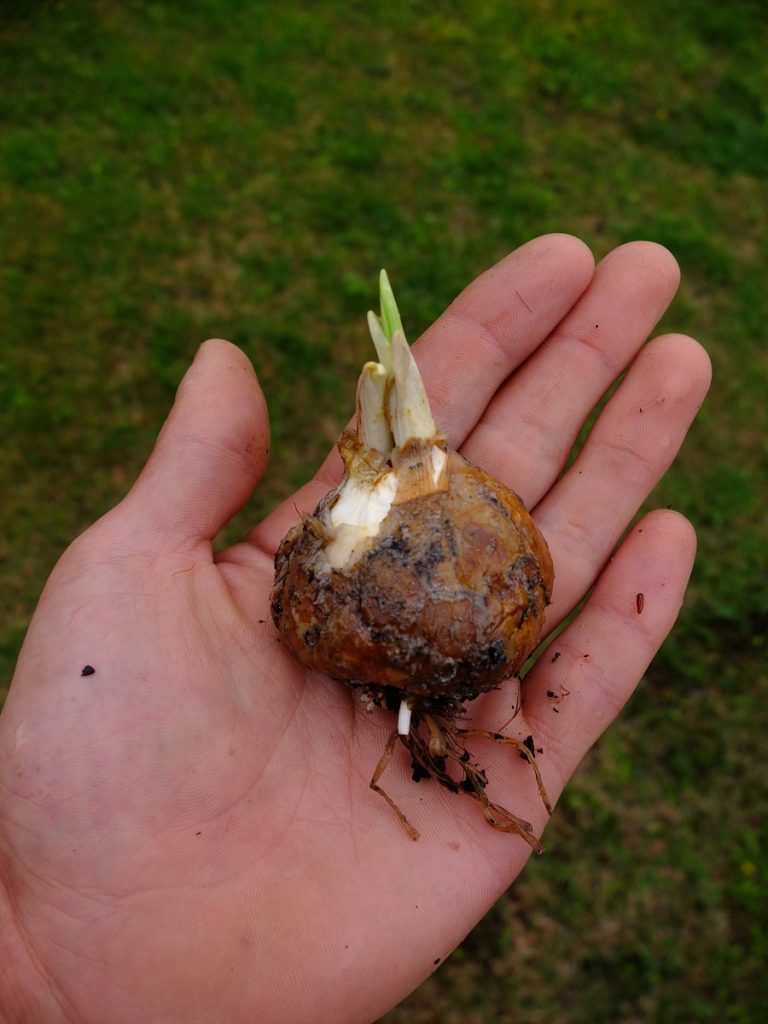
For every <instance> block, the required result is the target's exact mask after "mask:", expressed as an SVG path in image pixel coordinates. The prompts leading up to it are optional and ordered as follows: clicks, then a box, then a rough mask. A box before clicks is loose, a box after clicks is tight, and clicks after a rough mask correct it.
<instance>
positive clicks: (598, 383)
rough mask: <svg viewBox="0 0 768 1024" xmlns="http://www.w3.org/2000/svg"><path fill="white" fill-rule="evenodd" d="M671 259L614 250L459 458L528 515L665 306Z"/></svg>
mask: <svg viewBox="0 0 768 1024" xmlns="http://www.w3.org/2000/svg"><path fill="white" fill-rule="evenodd" d="M679 280H680V272H679V269H678V266H677V262H676V261H675V259H674V257H673V256H672V255H671V253H670V252H669V251H668V250H667V249H665V248H664V247H663V246H660V245H657V244H655V243H654V242H630V243H629V244H627V245H622V246H620V247H619V248H618V249H614V251H613V252H611V253H610V254H609V255H608V256H606V257H605V258H604V259H603V260H602V261H601V262H600V263H599V264H598V267H597V269H596V271H595V276H594V278H593V280H592V282H591V284H590V286H589V288H588V289H587V291H586V292H585V294H584V295H583V296H582V297H581V299H580V300H579V301H578V302H577V303H576V305H575V306H574V308H573V309H572V310H571V312H570V313H569V314H568V315H567V316H566V317H565V319H564V320H563V321H562V322H561V323H560V324H559V325H558V326H557V327H556V328H555V329H554V331H553V332H552V333H551V334H550V336H549V337H548V339H547V340H546V342H545V343H544V344H543V345H542V346H541V347H540V348H539V349H538V350H537V351H536V352H535V353H534V354H533V355H532V356H531V358H530V359H528V361H527V362H526V363H525V364H524V365H523V366H522V367H521V368H520V369H519V370H518V371H517V373H516V374H515V375H514V376H513V377H512V378H511V379H510V380H509V382H508V383H507V384H506V385H505V386H504V387H503V388H502V389H501V390H500V391H499V393H498V395H497V396H496V398H495V399H494V400H493V401H492V402H491V404H490V405H489V407H488V409H487V410H486V412H485V414H484V416H483V417H482V419H481V420H480V422H479V423H478V425H477V426H476V427H475V429H474V431H473V433H472V435H471V436H470V437H469V438H468V440H467V442H466V443H465V444H464V446H463V448H462V454H464V455H466V457H467V458H468V459H470V460H471V461H472V462H476V463H478V465H481V466H482V467H483V469H485V470H487V471H488V472H489V473H491V474H492V475H493V476H495V477H496V478H497V479H499V480H501V481H503V482H504V483H506V484H507V485H508V486H510V487H512V488H513V489H514V490H515V491H517V493H518V494H519V495H520V496H521V497H522V499H523V501H524V502H525V504H526V505H527V506H528V507H529V508H530V507H531V506H532V505H534V504H535V503H536V502H537V501H539V500H540V498H541V497H542V496H543V495H544V494H546V492H547V491H548V490H549V488H550V487H551V485H552V483H553V482H554V480H555V479H556V478H557V476H558V474H559V473H560V471H561V470H562V468H563V466H564V465H565V462H566V460H567V458H568V455H569V453H570V451H571V449H572V447H573V445H574V442H575V441H576V439H577V437H578V434H579V431H580V430H581V427H582V425H583V423H584V421H585V420H586V418H587V416H588V415H589V413H590V412H591V411H592V409H593V408H594V406H595V404H596V403H597V402H598V401H599V399H600V398H601V396H602V395H603V394H605V392H606V390H607V389H608V388H609V387H610V385H611V384H612V383H613V381H614V380H615V379H616V378H617V377H618V376H619V374H620V373H621V372H622V371H623V370H624V369H625V367H626V366H627V365H628V364H629V363H630V362H631V360H632V359H633V358H634V356H635V354H636V353H637V351H638V349H640V347H641V346H642V345H643V344H644V342H645V341H646V339H647V338H648V335H649V334H650V332H651V331H652V330H653V328H654V326H655V325H656V323H657V322H658V320H659V319H660V317H661V316H662V314H663V313H664V310H665V309H666V308H667V306H668V305H669V303H670V301H671V300H672V298H673V296H674V294H675V291H676V289H677V286H678V283H679Z"/></svg>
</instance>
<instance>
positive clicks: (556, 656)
mask: <svg viewBox="0 0 768 1024" xmlns="http://www.w3.org/2000/svg"><path fill="white" fill-rule="evenodd" d="M560 656H561V654H560V651H555V653H554V654H553V655H552V663H553V664H554V662H556V661H557V659H558V658H559V657H560Z"/></svg>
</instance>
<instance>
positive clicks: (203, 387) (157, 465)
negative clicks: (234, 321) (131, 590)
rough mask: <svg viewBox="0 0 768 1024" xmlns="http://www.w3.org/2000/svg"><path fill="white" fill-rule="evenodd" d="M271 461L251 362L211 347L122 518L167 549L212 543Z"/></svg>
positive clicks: (230, 349)
mask: <svg viewBox="0 0 768 1024" xmlns="http://www.w3.org/2000/svg"><path fill="white" fill-rule="evenodd" d="M268 455H269V417H268V413H267V405H266V401H265V399H264V395H263V394H262V391H261V388H260V387H259V382H258V380H257V379H256V374H255V372H254V369H253V366H252V365H251V362H250V360H249V359H248V357H247V356H246V355H245V353H244V352H242V351H241V350H240V349H239V348H237V347H236V346H235V345H232V344H230V343H229V342H228V341H219V340H213V341H206V342H205V343H204V344H203V345H201V346H200V348H199V349H198V352H197V355H196V356H195V359H194V361H193V363H192V365H191V366H190V368H189V369H188V370H187V372H186V374H185V375H184V377H183V379H182V381H181V384H180V385H179V389H178V391H177V393H176V401H175V402H174V405H173V408H172V409H171V412H170V414H169V416H168V419H167V420H166V422H165V424H164V426H163V429H162V430H161V431H160V435H159V437H158V439H157V443H156V444H155V448H154V450H153V452H152V455H151V456H150V458H149V461H148V462H147V464H146V466H145V467H144V469H143V471H142V473H141V475H140V476H139V479H138V480H137V481H136V483H135V485H134V486H133V488H132V489H131V492H130V494H129V495H128V496H127V498H126V499H125V501H124V502H123V505H122V507H123V512H129V513H130V512H132V513H133V515H135V516H138V517H140V519H141V524H142V532H143V533H145V535H146V534H150V535H151V536H152V537H153V539H155V540H160V541H161V542H162V543H168V542H169V541H171V540H172V541H173V542H174V543H175V544H179V543H181V544H184V543H190V544H194V543H196V542H198V541H200V540H212V539H213V538H214V537H215V536H216V534H217V533H218V532H219V530H220V529H221V528H222V526H224V525H225V524H226V523H227V522H228V521H229V520H230V519H231V518H232V516H233V515H234V514H235V512H237V511H238V510H239V509H240V508H242V506H243V505H244V504H245V502H246V501H247V500H248V498H249V497H250V496H251V494H252V493H253V490H254V488H255V487H256V486H257V484H258V483H259V481H260V480H261V478H262V476H263V474H264V470H265V468H266V465H267V458H268Z"/></svg>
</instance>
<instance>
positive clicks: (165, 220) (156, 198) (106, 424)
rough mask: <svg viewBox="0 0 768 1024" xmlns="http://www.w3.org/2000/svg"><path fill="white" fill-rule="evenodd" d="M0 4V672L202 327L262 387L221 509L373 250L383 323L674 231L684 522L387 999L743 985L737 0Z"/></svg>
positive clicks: (329, 364)
mask: <svg viewBox="0 0 768 1024" xmlns="http://www.w3.org/2000/svg"><path fill="white" fill-rule="evenodd" d="M0 40H1V41H0V45H1V47H2V58H3V66H4V74H3V84H4V88H3V89H2V90H1V91H0V236H1V240H2V251H3V261H2V268H1V269H0V305H1V306H2V334H1V335H0V338H1V339H2V340H0V346H1V348H2V359H1V360H0V428H1V429H2V432H3V437H4V439H5V444H4V446H3V451H2V453H1V454H0V495H1V496H2V497H1V498H0V587H1V588H2V593H3V594H4V597H5V601H4V606H3V611H4V614H3V616H2V622H1V623H0V668H1V669H2V672H1V673H0V680H7V679H9V678H10V675H11V672H12V669H13V664H14V662H15V658H16V655H17V652H18V648H19V645H20V643H21V640H22V638H23V634H24V630H25V627H26V623H27V622H28V619H29V616H30V614H31V612H32V609H33V607H34V603H35V600H36V596H37V594H38V593H39V590H40V587H41V586H42V583H43V581H44V580H45V577H46V575H47V573H48V571H49V570H50V568H51V566H52V564H53V563H54V561H55V560H56V558H57V556H58V555H59V553H60V552H61V550H62V549H63V547H64V546H65V545H66V544H67V542H68V541H69V540H70V539H71V538H72V537H73V536H74V535H75V534H76V533H78V532H79V531H80V530H81V529H83V528H84V527H85V526H86V525H87V524H88V523H89V522H91V521H92V520H93V519H94V518H95V517H96V516H98V515H99V514H101V513H102V512H103V511H105V510H106V509H107V508H109V507H110V505H112V504H113V503H114V502H115V501H116V500H117V499H118V498H119V497H120V496H121V495H122V494H123V493H124V491H125V489H126V488H127V487H128V486H129V485H130V483H131V481H132V479H133V478H134V476H135V474H136V472H137V471H138V469H139V468H140V466H141V464H142V462H143V460H144V459H145V457H146V455H147V453H148V451H149V450H150V447H151V444H152V440H153V438H154V436H155V434H156V432H157V430H158V428H159V426H160V424H161V422H162V420H163V417H164V415H165V412H166V410H167V408H168V406H169V404H170V402H171V400H172V397H173V392H174V388H175V386H176V383H177V381H178V379H179V377H180V375H181V374H182V372H183V370H184V368H185V367H186V365H187V364H188V361H189V359H190V358H191V356H192V354H193V352H194V350H195V348H196V346H197V344H198V343H199V342H200V341H201V340H202V339H203V338H205V337H208V336H216V335H218V336H224V337H228V338H230V339H231V340H233V341H235V342H238V343H239V344H241V345H242V346H243V347H244V348H245V349H246V351H247V352H248V353H249V355H250V356H251V357H252V359H253V360H254V362H255V364H256V366H257V368H258V371H259V374H260V377H261V379H262V383H263V385H264V388H265V390H266V393H267V396H268V399H269V402H270V407H271V410H272V419H273V428H274V445H273V456H272V471H271V473H270V475H269V477H268V479H267V481H266V482H265V484H264V486H263V487H262V489H261V490H260V491H259V493H258V494H257V496H256V497H255V498H254V499H253V501H252V502H251V503H250V505H249V507H248V508H247V509H246V510H245V511H244V513H243V514H242V515H241V516H239V517H238V520H237V522H236V523H235V524H234V525H233V527H232V529H231V531H230V533H229V535H230V536H235V535H236V534H237V533H238V532H239V531H240V530H242V529H243V528H244V527H245V525H246V524H247V523H249V522H251V521H252V520H253V519H254V518H255V517H257V516H259V515H261V514H262V513H263V512H264V511H265V510H266V509H268V508H269V507H271V506H272V505H273V504H274V503H275V502H276V501H277V500H279V499H280V498H282V497H284V496H285V495H287V494H288V493H290V491H291V490H292V489H293V488H294V487H295V486H296V485H297V484H299V483H300V482H301V481H302V480H303V479H305V478H306V476H307V475H308V474H309V473H310V472H311V469H312V467H313V466H314V465H315V464H316V463H317V462H318V460H319V459H320V458H321V457H322V456H323V454H324V452H325V450H326V448H327V447H328V446H329V445H330V444H331V443H332V442H333V439H334V437H335V435H336V433H337V431H338V429H339V427H340V426H341V424H342V423H343V421H344V419H345V418H346V415H347V413H348V411H349V408H350V404H351V396H352V389H353V386H354V380H355V376H356V369H357V366H358V364H359V362H360V360H361V358H363V356H364V355H365V356H367V345H368V342H367V340H366V337H365V330H364V326H363V320H362V314H363V313H364V311H365V309H367V308H368V306H369V305H370V304H371V302H372V300H373V297H374V292H375V282H376V274H377V272H378V268H379V267H380V266H382V265H385V266H386V267H387V268H388V269H389V271H390V273H391V276H392V279H393V281H394V283H395V286H396V290H397V295H398V301H399V304H400V307H401V309H402V310H403V312H404V314H405V317H406V326H407V328H408V330H409V334H410V335H411V336H412V337H415V336H416V335H417V334H418V332H419V330H420V329H421V328H422V327H424V326H425V325H426V324H427V323H429V322H430V320H431V319H433V318H434V317H435V316H436V315H437V314H438V313H439V312H440V311H441V309H442V308H443V307H444V306H445V304H446V303H447V302H448V301H449V300H450V299H451V298H452V297H453V295H454V294H455V293H456V292H457V291H458V290H459V289H460V288H461V287H463V285H464V284H465V283H466V282H467V281H468V280H470V279H471V278H472V277H473V276H474V275H475V274H477V273H478V272H479V271H481V270H482V269H484V268H485V267H487V266H488V265H489V264H491V263H492V262H493V261H494V260H496V259H497V258H499V257H500V256H502V255H503V254H504V253H505V252H507V251H508V250H509V249H510V248H512V247H514V246H515V245H517V244H519V243H520V242H522V241H523V240H525V239H527V238H529V237H531V236H533V235H535V234H539V233H541V232H544V231H548V230H563V231H571V232H573V233H575V234H578V235H580V236H582V237H583V238H585V240H586V241H587V242H588V243H589V244H590V245H591V246H592V248H593V249H594V251H595V252H596V254H597V255H598V256H600V255H602V254H604V253H606V252H607V251H608V250H609V249H610V248H612V247H613V246H614V245H616V244H617V243H620V242H622V241H625V240H627V239H631V238H637V237H645V238H654V239H656V240H658V241H660V242H662V243H664V244H665V245H667V246H669V248H670V249H671V250H672V251H673V252H674V253H675V255H676V256H677V257H678V259H679V260H680V262H681V264H682V269H683V275H684V277H683V285H682V288H681V291H680V295H679V297H678V299H677V300H676V302H675V304H674V306H673V308H672V310H671V311H670V313H669V314H668V315H667V317H666V318H665V320H664V324H663V325H662V326H663V327H664V328H674V329H676V330H681V331H686V332H689V333H692V334H695V335H697V336H698V337H700V338H701V339H702V341H703V342H704V343H705V344H706V346H707V348H708V349H709V351H710V353H711V355H712V358H713V362H714V366H715V384H714V387H713V391H712V394H711V397H710V399H709V400H708V402H707V404H706V406H705V407H704V410H703V411H702V414H701V417H700V418H699V420H698V421H697V424H696V426H695V428H694V430H693V432H692V434H691V436H690V438H689V440H688V441H687V442H686V445H685V447H684V449H683V452H682V454H681V456H680V458H679V459H678V461H677V463H676V465H675V467H674V469H673V471H672V473H671V474H670V476H669V477H668V479H667V480H666V481H665V482H664V483H663V484H662V486H661V487H660V488H659V489H658V492H657V493H656V495H654V499H653V503H655V504H664V505H666V504H671V505H673V506H674V507H675V508H679V509H680V510H681V511H683V512H684V513H686V514H687V515H688V516H689V517H691V518H692V519H693V521H694V522H695V524H696V526H697V528H698V531H699V537H700V556H699V560H698V563H697V567H696V571H695V576H694V580H693V584H692V587H691V592H690V597H689V600H688V602H687V605H686V608H685V610H684V613H683V616H682V619H681V623H680V626H679V628H678V629H677V631H676V632H675V634H674V635H673V637H672V639H671V640H670V641H669V642H668V643H667V645H666V646H665V648H664V650H663V652H662V653H661V655H660V656H659V658H658V659H657V661H656V663H655V665H654V667H653V668H652V670H651V672H650V673H649V677H648V679H647V681H646V683H645V684H644V686H643V688H642V690H641V692H640V694H639V696H638V697H637V699H636V700H635V701H634V702H633V703H632V705H631V706H630V708H629V709H628V711H627V713H626V714H625V715H624V717H623V718H622V720H621V722H620V724H619V726H618V727H617V728H616V729H614V730H613V731H612V733H611V734H610V735H609V737H607V738H606V739H605V740H604V741H603V742H602V743H601V744H600V746H599V747H598V749H597V750H596V751H595V752H594V753H593V754H592V755H591V756H590V758H589V763H588V764H587V765H586V766H585V768H584V769H583V770H582V771H581V772H580V773H579V776H578V778H577V780H576V782H575V784H574V786H573V787H572V789H571V791H570V794H569V796H568V797H567V798H566V799H565V801H564V804H563V805H562V809H560V810H559V811H558V813H557V815H556V820H555V822H554V826H553V829H552V832H551V834H550V838H549V847H550V853H548V855H546V856H545V857H544V858H542V859H539V860H537V861H536V862H535V863H534V864H532V865H531V867H530V869H529V870H528V871H527V873H526V875H525V876H524V878H523V879H522V880H521V881H520V883H519V884H518V885H516V886H515V887H514V889H513V891H512V892H511V893H510V894H509V895H508V896H506V897H504V899H503V900H502V901H501V902H500V903H499V904H498V905H497V907H496V908H495V909H494V911H493V912H492V913H491V914H490V915H489V917H488V918H487V919H486V920H485V921H484V922H483V923H482V924H481V925H480V926H479V927H478V928H477V929H476V930H475V932H474V933H473V934H472V935H471V936H470V937H469V939H468V940H467V942H466V943H465V944H464V946H463V947H462V949H461V950H460V951H459V952H458V953H457V954H456V955H455V956H454V957H452V958H451V959H450V960H449V962H448V963H447V964H446V965H444V966H443V967H442V968H441V970H440V972H439V973H438V974H437V975H436V976H435V977H434V978H433V979H432V980H431V981H430V982H428V983H427V984H426V985H425V986H423V988H422V989H421V990H420V991H419V992H418V993H416V994H414V996H412V997H411V999H410V1000H408V1001H407V1002H406V1003H405V1004H404V1006H403V1007H401V1008H400V1009H399V1010H397V1011H394V1012H393V1013H392V1014H391V1015H390V1017H389V1018H387V1019H388V1021H391V1024H399V1022H400V1021H403V1022H405V1021H408V1022H432V1021H441V1022H452V1021H461V1022H462V1024H473V1022H482V1024H485V1022H488V1021H496V1020H499V1019H502V1020H505V1019H510V1017H513V1018H515V1019H517V1018H518V1017H520V1018H524V1019H525V1020H526V1021H527V1022H528V1024H535V1022H539V1021H541V1022H545V1021H546V1022H551V1021H555V1020H556V1021H558V1022H564V1024H577V1022H581V1021H585V1022H586V1021H590V1022H591V1024H596V1022H600V1021H606V1022H608V1021H617V1020H620V1021H629V1022H645V1021H648V1022H651V1021H654V1022H658V1021H661V1022H678V1021H679V1022H681V1024H682V1022H691V1021H694V1022H695V1021H709V1020H713V1019H718V1020H721V1021H727V1022H736V1024H751V1022H753V1021H756V1020H758V1019H760V1018H761V1014H762V1013H763V1012H764V1010H763V1007H764V1006H765V1005H766V1003H767V1002H768V991H767V990H766V980H765V977H766V976H765V973H764V971H763V967H762V965H763V964H764V961H765V956H766V952H768V950H767V948H766V947H767V946H768V908H767V907H766V896H765V893H766V871H767V870H768V865H767V864H766V838H767V837H766V831H765V824H764V821H765V816H764V809H765V806H766V798H767V797H768V793H767V792H766V789H768V786H767V785H766V780H765V772H764V768H763V758H764V755H763V743H764V740H763V737H764V733H765V721H766V715H765V707H766V699H767V698H768V694H767V693H766V682H767V680H766V667H765V662H766V658H765V653H766V621H768V586H767V581H768V564H767V562H768V557H767V555H766V552H768V525H767V523H768V519H767V517H766V515H765V504H766V478H765V460H766V454H767V450H766V447H767V446H766V437H768V423H767V422H766V419H767V417H766V408H767V407H768V403H766V395H767V394H768V361H767V359H766V350H765V341H764V339H765V324H766V322H768V298H767V297H766V295H767V292H766V281H768V252H767V250H766V246H765V238H766V237H768V214H767V213H766V210H768V186H767V179H768V130H767V128H766V123H767V119H768V64H766V62H765V59H764V54H765V52H766V49H767V48H768V19H766V17H765V12H764V9H763V5H762V4H761V3H759V2H754V3H750V2H747V0H732V2H731V3H729V4H728V5H718V4H713V3H711V2H710V0H691V2H689V3H686V4H680V5H673V4H669V3H661V2H659V0H649V2H648V3H645V4H642V5H628V4H615V3H612V2H609V0H591V2H590V0H585V2H581V3H576V2H568V0H563V2H557V3H556V2H554V0H551V2H546V0H545V2H540V3H536V4H510V3H505V2H503V0H489V2H484V3H481V4H480V3H472V2H470V0H461V2H459V0H447V2H444V3H440V4H434V3H433V4H427V3H424V2H415V0H413V2H403V3H398V4H385V3H382V2H372V3H368V4H366V5H353V4H342V3H339V2H334V0H329V2H327V3H324V4H315V5H306V4H299V3H297V2H293V0H289V2H285V0H283V2H280V3H277V2H274V0H266V2H260V3H258V4H241V3H236V2H235V0H195V2H194V3H188V2H183V3H182V2H181V0H167V2H156V3H149V2H144V0H122V2H118V0H92V2H85V0H72V2H68V3H57V2H48V3H39V4H36V5H27V4H22V3H18V4H13V3H8V2H5V3H0ZM307 410H311V411H312V418H311V420H310V418H309V416H308V414H307ZM0 685H1V684H0Z"/></svg>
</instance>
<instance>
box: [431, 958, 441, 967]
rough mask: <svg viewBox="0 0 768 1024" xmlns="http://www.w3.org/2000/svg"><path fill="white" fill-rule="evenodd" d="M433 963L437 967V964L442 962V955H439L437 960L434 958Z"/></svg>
mask: <svg viewBox="0 0 768 1024" xmlns="http://www.w3.org/2000/svg"><path fill="white" fill-rule="evenodd" d="M433 963H434V965H435V967H437V965H438V964H439V963H440V957H438V958H437V960H433Z"/></svg>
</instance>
